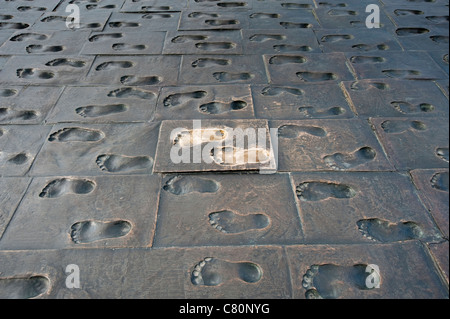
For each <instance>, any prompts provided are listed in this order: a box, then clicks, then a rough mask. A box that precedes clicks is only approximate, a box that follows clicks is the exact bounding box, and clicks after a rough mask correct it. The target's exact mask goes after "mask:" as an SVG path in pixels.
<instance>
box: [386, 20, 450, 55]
mask: <svg viewBox="0 0 450 319" xmlns="http://www.w3.org/2000/svg"><path fill="white" fill-rule="evenodd" d="M395 35H396V36H397V38H398V41H399V42H400V44H401V45H402V47H403V48H404V49H405V50H408V51H411V50H426V51H432V50H448V37H449V31H448V25H444V26H440V25H435V26H425V27H418V25H417V24H413V25H408V26H402V27H398V28H397V29H396V31H395Z"/></svg>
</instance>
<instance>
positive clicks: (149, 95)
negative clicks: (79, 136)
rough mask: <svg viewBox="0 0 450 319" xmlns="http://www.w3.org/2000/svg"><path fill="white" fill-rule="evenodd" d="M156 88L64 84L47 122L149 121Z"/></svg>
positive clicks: (151, 117)
mask: <svg viewBox="0 0 450 319" xmlns="http://www.w3.org/2000/svg"><path fill="white" fill-rule="evenodd" d="M158 94H159V88H155V87H121V86H112V87H66V88H65V90H64V92H63V94H62V96H61V98H60V99H59V100H58V103H57V104H56V106H55V108H54V109H53V110H52V112H51V113H50V114H49V116H48V117H47V121H46V122H47V123H52V124H57V123H64V122H66V123H74V122H79V123H130V122H147V121H151V120H152V119H153V117H154V114H155V109H156V102H157V100H158Z"/></svg>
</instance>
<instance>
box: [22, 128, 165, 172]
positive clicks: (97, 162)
mask: <svg viewBox="0 0 450 319" xmlns="http://www.w3.org/2000/svg"><path fill="white" fill-rule="evenodd" d="M158 127H159V123H154V124H116V125H112V124H109V125H86V124H70V123H67V124H59V125H56V126H54V127H53V129H52V130H51V132H50V134H49V135H48V137H47V138H46V142H45V144H44V146H43V147H42V150H41V151H40V153H39V156H38V158H37V159H36V161H35V163H34V165H33V170H32V172H31V174H32V175H33V176H55V175H66V174H71V175H75V176H78V175H105V174H107V175H111V174H116V175H118V174H121V175H123V174H128V175H130V174H147V175H148V174H151V172H152V167H153V162H154V158H155V150H156V143H157V138H158ZM42 140H43V139H42Z"/></svg>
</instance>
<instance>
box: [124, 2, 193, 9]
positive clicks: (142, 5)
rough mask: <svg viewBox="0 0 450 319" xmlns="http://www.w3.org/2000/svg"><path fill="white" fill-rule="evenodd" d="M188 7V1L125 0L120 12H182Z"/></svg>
mask: <svg viewBox="0 0 450 319" xmlns="http://www.w3.org/2000/svg"><path fill="white" fill-rule="evenodd" d="M187 7H188V0H182V1H180V0H164V1H161V0H142V1H134V0H126V1H125V3H124V5H123V7H122V8H121V9H120V12H170V11H182V10H186V9H187Z"/></svg>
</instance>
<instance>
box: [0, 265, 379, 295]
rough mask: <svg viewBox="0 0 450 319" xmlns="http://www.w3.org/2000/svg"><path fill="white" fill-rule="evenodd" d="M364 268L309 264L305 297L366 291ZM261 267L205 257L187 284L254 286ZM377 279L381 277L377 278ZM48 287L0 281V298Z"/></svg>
mask: <svg viewBox="0 0 450 319" xmlns="http://www.w3.org/2000/svg"><path fill="white" fill-rule="evenodd" d="M367 266H368V265H365V264H356V265H353V266H341V265H335V264H322V265H312V266H311V267H310V268H309V269H308V270H307V271H306V273H305V274H304V275H303V280H302V285H303V288H304V289H305V290H306V293H305V296H306V297H307V298H310V299H322V298H327V299H328V298H330V299H333V298H339V297H340V296H341V295H342V294H343V293H344V292H345V291H347V290H348V289H349V288H350V289H355V288H356V289H358V290H362V291H364V290H368V289H369V288H367V286H366V279H367V275H368V274H367V272H366V269H367ZM263 275H264V273H263V270H262V268H261V266H259V265H258V264H256V263H253V262H231V261H227V260H223V259H219V258H214V257H207V258H204V259H203V260H202V261H200V262H198V263H197V264H196V265H195V266H194V267H193V270H192V273H191V282H192V284H193V285H195V286H208V287H217V286H220V285H222V284H226V283H227V282H232V281H236V280H238V281H242V282H245V283H248V284H257V283H258V282H260V281H261V280H262V278H263ZM380 279H381V278H380ZM50 288H51V284H50V280H49V279H48V278H47V277H46V276H42V275H36V276H28V277H22V278H20V277H17V278H0V298H2V299H3V298H4V299H7V298H8V299H31V298H37V297H40V296H42V295H44V294H46V293H48V291H49V290H50Z"/></svg>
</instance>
